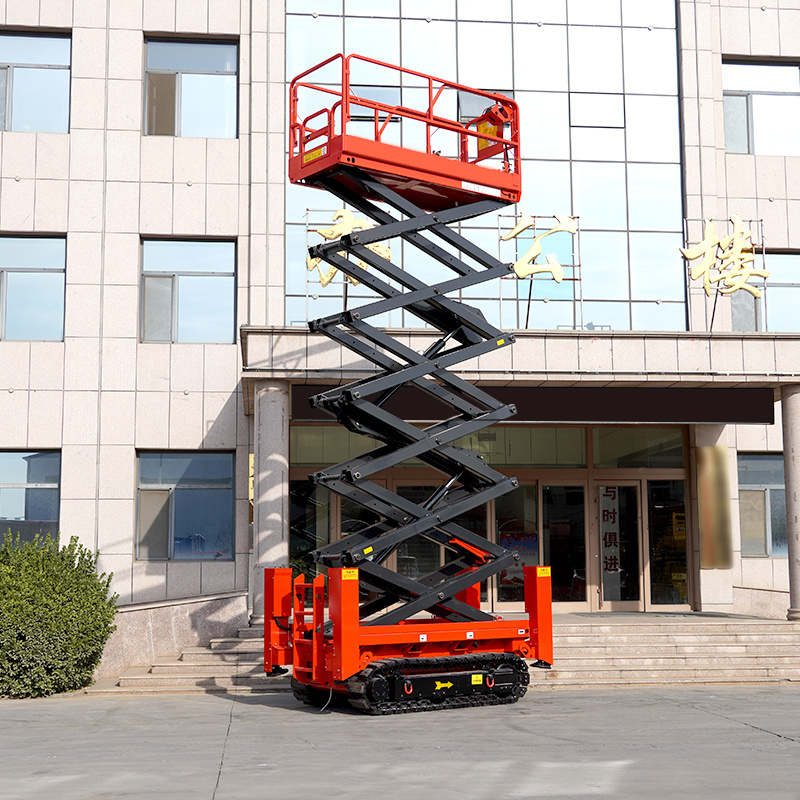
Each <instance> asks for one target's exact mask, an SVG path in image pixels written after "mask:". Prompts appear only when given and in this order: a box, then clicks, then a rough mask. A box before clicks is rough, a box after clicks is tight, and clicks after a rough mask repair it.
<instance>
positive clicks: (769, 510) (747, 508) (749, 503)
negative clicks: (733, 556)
mask: <svg viewBox="0 0 800 800" xmlns="http://www.w3.org/2000/svg"><path fill="white" fill-rule="evenodd" d="M738 472H739V523H740V528H741V534H742V556H773V557H778V558H785V557H786V556H787V554H788V547H787V541H786V492H785V488H784V471H783V454H782V453H739V454H738Z"/></svg>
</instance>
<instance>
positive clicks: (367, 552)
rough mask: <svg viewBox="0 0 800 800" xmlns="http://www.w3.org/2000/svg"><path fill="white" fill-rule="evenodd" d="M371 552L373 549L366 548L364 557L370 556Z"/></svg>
mask: <svg viewBox="0 0 800 800" xmlns="http://www.w3.org/2000/svg"><path fill="white" fill-rule="evenodd" d="M371 552H372V548H371V547H365V548H364V555H365V556H368V555H369V554H370V553H371Z"/></svg>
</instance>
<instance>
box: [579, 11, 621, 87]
mask: <svg viewBox="0 0 800 800" xmlns="http://www.w3.org/2000/svg"><path fill="white" fill-rule="evenodd" d="M590 2H591V3H592V4H593V0H590ZM617 8H619V5H618V4H617ZM599 53H602V54H603V57H602V58H598V54H599ZM569 88H570V91H572V92H622V37H621V32H620V30H619V29H618V28H617V29H614V28H589V27H580V26H577V25H576V26H571V27H570V29H569Z"/></svg>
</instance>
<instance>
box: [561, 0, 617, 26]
mask: <svg viewBox="0 0 800 800" xmlns="http://www.w3.org/2000/svg"><path fill="white" fill-rule="evenodd" d="M619 14H620V7H619V0H567V20H568V22H569V23H570V24H573V25H619V24H620V21H621V20H620V16H619Z"/></svg>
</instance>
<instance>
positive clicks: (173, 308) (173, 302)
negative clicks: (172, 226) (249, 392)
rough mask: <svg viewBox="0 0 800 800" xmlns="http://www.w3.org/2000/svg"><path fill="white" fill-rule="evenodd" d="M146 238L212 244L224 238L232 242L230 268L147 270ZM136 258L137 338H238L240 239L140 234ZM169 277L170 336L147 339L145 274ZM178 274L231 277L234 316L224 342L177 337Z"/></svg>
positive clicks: (165, 341) (166, 341)
mask: <svg viewBox="0 0 800 800" xmlns="http://www.w3.org/2000/svg"><path fill="white" fill-rule="evenodd" d="M147 242H175V243H185V244H198V243H200V244H203V243H208V244H213V243H216V242H224V243H228V244H232V245H233V264H232V268H231V271H230V272H208V271H198V270H177V269H176V270H175V271H173V272H164V271H147V270H145V244H146V243H147ZM139 250H140V255H139V261H140V269H139V276H140V283H139V293H140V298H141V300H140V302H139V341H140V342H141V343H142V344H236V341H237V329H236V321H237V302H236V301H237V295H238V288H239V283H238V268H237V267H238V263H239V241H238V239H237V238H235V239H226V238H214V239H206V238H198V239H192V238H184V237H181V238H171V237H170V238H159V237H152V236H150V237H142V238H141V239H140V240H139ZM167 277H169V278H171V284H170V338H169V339H148V338H146V330H145V302H146V295H145V283H146V279H147V278H167ZM179 277H188V278H198V277H200V278H228V277H232V278H233V293H232V297H231V305H232V312H233V314H232V316H233V325H232V330H231V340H230V341H225V342H183V341H181V340H180V339H179V338H178V296H179V290H178V280H177V279H178V278H179Z"/></svg>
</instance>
